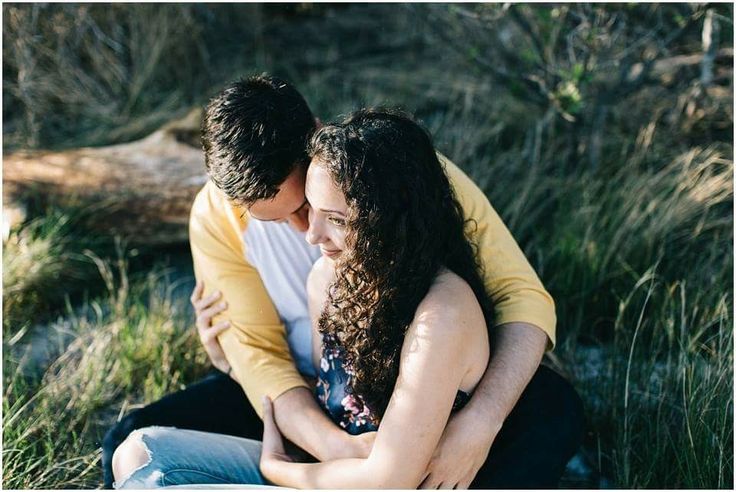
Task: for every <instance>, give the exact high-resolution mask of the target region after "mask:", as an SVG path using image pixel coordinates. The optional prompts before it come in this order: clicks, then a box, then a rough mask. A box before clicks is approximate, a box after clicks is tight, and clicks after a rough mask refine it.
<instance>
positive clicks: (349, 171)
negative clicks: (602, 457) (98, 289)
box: [103, 75, 582, 489]
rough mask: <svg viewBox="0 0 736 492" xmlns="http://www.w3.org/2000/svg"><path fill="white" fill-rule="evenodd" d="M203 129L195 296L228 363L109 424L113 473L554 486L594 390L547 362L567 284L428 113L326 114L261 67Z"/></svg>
mask: <svg viewBox="0 0 736 492" xmlns="http://www.w3.org/2000/svg"><path fill="white" fill-rule="evenodd" d="M202 142H203V147H204V152H205V161H206V167H207V173H208V176H209V180H208V182H207V184H206V185H205V186H204V188H203V189H202V190H201V191H200V193H199V194H198V196H197V198H196V200H195V202H194V205H193V207H192V214H191V218H190V242H191V250H192V256H193V259H194V268H195V275H196V277H197V287H196V288H195V291H194V293H193V294H192V303H193V304H194V307H195V310H196V312H197V326H198V329H199V332H200V336H201V339H202V341H203V344H204V347H205V349H206V351H207V353H208V355H209V356H210V359H211V360H212V362H213V365H215V367H216V368H217V369H218V370H217V371H215V372H213V373H212V374H210V375H209V376H207V377H206V378H205V379H203V380H202V381H199V382H197V383H195V384H193V385H191V386H189V387H187V388H186V389H184V390H182V391H179V392H177V393H174V394H171V395H168V396H166V397H164V398H163V399H162V400H159V401H157V402H155V403H152V404H150V405H148V406H146V407H144V408H141V409H138V410H135V411H134V412H132V413H130V414H129V415H127V416H126V417H124V418H123V419H122V420H121V421H120V422H118V423H117V424H116V425H115V426H114V427H113V428H112V429H111V430H110V431H109V432H108V434H107V435H106V436H105V441H104V443H103V468H104V472H105V482H106V486H108V487H110V486H113V485H114V486H115V487H117V488H137V489H140V488H155V487H163V486H169V485H189V486H192V485H199V484H201V485H206V486H210V487H215V486H218V485H220V484H234V485H246V484H250V485H280V486H285V487H293V488H310V489H327V488H342V489H347V488H360V489H371V488H392V489H397V488H554V487H556V486H557V482H558V481H559V478H560V476H561V474H562V472H563V471H564V468H565V464H566V463H567V461H568V460H569V459H570V457H571V456H572V455H573V454H574V452H575V451H576V450H577V447H578V446H579V444H580V441H581V439H582V409H581V404H580V400H579V398H578V397H577V395H576V394H575V391H574V390H573V389H572V387H571V386H570V385H569V383H567V382H566V381H565V380H564V379H563V378H562V377H560V376H559V375H558V374H556V373H555V372H553V371H552V370H550V369H549V368H546V367H544V366H540V361H541V358H542V356H543V354H544V351H545V350H549V349H551V348H552V347H553V345H554V340H555V321H556V319H555V312H554V303H553V301H552V298H551V297H550V296H549V294H548V293H547V292H546V290H545V289H544V287H543V286H542V284H541V282H540V280H539V278H538V277H537V275H536V274H535V272H534V271H533V269H532V268H531V266H530V265H529V263H528V262H527V260H526V258H525V257H524V255H523V253H522V252H521V250H520V249H519V247H518V246H517V244H516V242H515V241H514V239H513V238H512V237H511V235H510V233H509V231H508V230H507V229H506V227H505V226H504V224H503V222H502V221H501V219H500V218H499V216H498V215H497V214H496V212H495V211H494V210H493V208H492V207H491V205H490V203H489V202H488V199H487V198H486V196H485V195H484V194H483V193H482V192H481V190H480V189H479V188H478V187H477V186H475V184H474V183H473V182H472V181H471V180H470V179H469V178H468V177H467V176H466V175H465V174H463V172H462V171H461V170H460V169H459V168H458V167H457V166H455V164H453V163H452V162H450V161H449V160H448V159H446V158H445V157H444V156H442V155H441V154H439V153H438V152H437V151H436V150H435V149H434V147H433V144H432V141H431V138H430V136H429V134H428V132H427V131H426V130H424V129H423V128H422V127H421V126H419V125H418V124H417V123H416V122H415V121H413V120H412V118H411V117H409V116H407V115H406V114H404V113H401V112H399V111H396V110H391V109H361V110H358V111H355V112H354V113H352V114H350V115H348V116H347V117H346V118H345V119H344V120H343V121H341V122H339V123H331V124H324V125H323V124H321V123H320V122H319V120H318V119H317V118H316V117H315V116H314V115H313V114H312V112H311V110H310V109H309V107H308V105H307V103H306V102H305V101H304V99H303V97H302V96H301V95H300V94H299V92H298V91H297V90H296V89H295V88H294V87H293V86H291V85H290V84H289V83H288V82H285V81H283V80H281V79H278V78H275V77H270V76H267V75H263V76H255V77H251V78H249V79H246V80H241V81H238V82H236V83H233V84H231V85H230V86H228V87H227V88H225V90H223V91H222V92H221V93H220V94H219V95H218V96H216V97H215V98H214V99H212V100H211V101H210V103H209V104H208V106H207V108H206V111H205V118H204V122H203V125H202ZM113 481H114V482H113Z"/></svg>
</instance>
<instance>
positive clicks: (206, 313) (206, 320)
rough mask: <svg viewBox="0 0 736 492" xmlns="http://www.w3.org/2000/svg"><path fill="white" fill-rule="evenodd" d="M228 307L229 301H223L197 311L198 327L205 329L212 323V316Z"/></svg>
mask: <svg viewBox="0 0 736 492" xmlns="http://www.w3.org/2000/svg"><path fill="white" fill-rule="evenodd" d="M225 309H227V303H226V302H221V303H219V304H217V305H215V306H213V307H210V308H207V309H204V310H202V311H200V312H199V313H197V328H199V329H200V330H205V329H207V328H209V327H210V325H211V324H212V318H214V317H215V316H216V315H218V314H220V313H221V312H223V311H224V310H225Z"/></svg>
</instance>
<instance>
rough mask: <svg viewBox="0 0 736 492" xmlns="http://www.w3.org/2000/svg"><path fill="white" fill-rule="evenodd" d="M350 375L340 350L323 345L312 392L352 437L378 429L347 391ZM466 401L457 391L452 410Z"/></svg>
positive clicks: (358, 400) (359, 400) (357, 397)
mask: <svg viewBox="0 0 736 492" xmlns="http://www.w3.org/2000/svg"><path fill="white" fill-rule="evenodd" d="M325 342H328V340H325ZM353 376H354V372H353V371H352V368H351V367H350V365H349V364H346V363H345V357H344V354H343V350H342V349H341V348H340V347H339V345H337V344H336V343H334V342H333V343H325V345H323V347H322V357H321V359H320V367H319V376H318V378H317V386H316V388H315V393H316V396H317V401H318V402H319V403H320V405H322V408H324V409H325V411H326V412H327V414H328V415H329V416H330V418H331V419H332V420H333V421H334V422H335V423H337V424H338V425H339V426H340V427H342V428H343V429H345V430H346V431H347V432H349V433H350V434H353V435H357V434H362V433H363V432H370V431H375V430H377V429H378V424H379V419H378V417H377V416H376V415H374V414H373V413H372V412H371V410H370V408H369V407H368V405H366V404H365V402H364V401H363V399H362V398H361V397H360V395H356V394H354V393H352V391H351V389H350V388H351V381H352V378H353ZM468 400H470V395H468V394H467V393H465V392H463V391H458V393H457V396H456V397H455V402H454V404H453V407H452V410H453V411H455V410H459V409H460V408H462V407H464V406H465V404H466V403H467V402H468Z"/></svg>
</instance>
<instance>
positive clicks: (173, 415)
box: [102, 366, 583, 489]
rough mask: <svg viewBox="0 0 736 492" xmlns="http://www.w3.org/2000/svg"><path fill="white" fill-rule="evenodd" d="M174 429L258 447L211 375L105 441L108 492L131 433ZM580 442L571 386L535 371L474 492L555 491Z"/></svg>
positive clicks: (227, 382)
mask: <svg viewBox="0 0 736 492" xmlns="http://www.w3.org/2000/svg"><path fill="white" fill-rule="evenodd" d="M150 425H162V426H173V427H179V428H181V429H193V430H200V431H206V432H217V433H221V434H230V435H234V436H240V437H246V438H249V439H258V440H261V439H262V437H263V425H262V423H261V420H260V418H259V417H258V415H257V414H256V412H255V410H253V408H252V407H251V405H250V403H249V402H248V399H247V398H246V397H245V394H244V393H243V390H242V389H241V388H240V386H239V385H238V384H237V383H235V382H234V381H233V380H232V379H230V377H228V376H226V375H224V374H222V373H221V372H213V373H212V374H210V375H208V376H207V377H205V378H204V379H203V380H201V381H199V382H197V383H195V384H193V385H191V386H189V387H188V388H186V389H184V390H182V391H179V392H177V393H173V394H171V395H168V396H166V397H164V398H162V399H161V400H159V401H157V402H155V403H152V404H150V405H148V406H146V407H144V408H141V409H139V410H135V411H133V412H131V413H130V414H128V415H126V416H125V418H123V419H122V420H121V421H120V422H118V423H117V424H115V426H114V427H113V428H112V429H110V431H109V432H108V433H107V435H105V439H104V441H103V444H102V467H103V472H104V480H105V487H106V488H112V481H113V476H112V454H113V452H114V451H115V448H117V447H118V445H120V443H121V442H123V440H125V438H126V437H127V436H128V434H130V433H131V432H132V431H133V430H135V429H140V428H143V427H147V426H150ZM582 437H583V411H582V403H581V401H580V398H579V397H578V395H577V394H576V393H575V390H574V389H573V388H572V386H571V385H570V384H569V383H568V382H567V381H565V380H564V379H563V378H562V377H561V376H559V375H558V374H557V373H555V372H554V371H552V370H551V369H549V368H547V367H544V366H542V367H540V368H539V370H538V371H537V373H536V374H535V375H534V377H533V378H532V380H531V382H530V383H529V385H528V386H527V388H526V390H525V391H524V393H523V394H522V396H521V398H520V399H519V402H518V403H517V404H516V407H514V409H513V411H512V412H511V414H510V415H509V417H508V418H507V419H506V422H505V423H504V425H503V427H502V429H501V431H500V432H499V434H498V436H497V437H496V440H495V441H494V443H493V446H492V447H491V451H490V453H489V455H488V459H487V460H486V463H485V464H484V465H483V467H482V468H481V469H480V471H479V472H478V475H477V476H476V478H475V481H474V482H473V484H472V488H483V489H486V488H555V487H557V482H558V481H559V479H560V476H561V475H562V472H563V471H564V470H565V464H566V463H567V462H568V461H569V459H570V458H571V457H572V456H573V454H575V452H576V451H577V449H578V447H579V446H580V443H581V441H582Z"/></svg>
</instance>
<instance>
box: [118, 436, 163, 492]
mask: <svg viewBox="0 0 736 492" xmlns="http://www.w3.org/2000/svg"><path fill="white" fill-rule="evenodd" d="M128 441H130V443H128ZM122 446H126V447H127V446H136V447H137V450H141V449H142V450H143V451H145V453H146V456H147V458H146V460H145V462H144V463H143V464H141V465H139V466H137V467H136V468H135V469H134V470H131V471H130V472H129V473H128V474H127V475H126V476H125V478H124V479H123V480H121V481H120V482H117V481H115V482H113V484H112V487H113V488H114V489H120V488H123V487H124V486H125V482H127V481H128V480H130V477H132V476H133V475H134V474H135V472H137V471H138V470H142V469H143V468H145V467H146V466H148V465H150V464H151V461H153V455H152V454H151V450H150V449H148V446H147V445H146V443H145V442H144V441H143V433H142V432H141V431H140V430H134V431H133V432H131V433H130V435H129V436H128V437H127V439H125V441H123V443H122V444H121V445H120V447H122ZM120 447H118V449H116V450H115V452H116V453H117V451H118V450H119V449H120ZM113 459H114V456H113Z"/></svg>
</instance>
